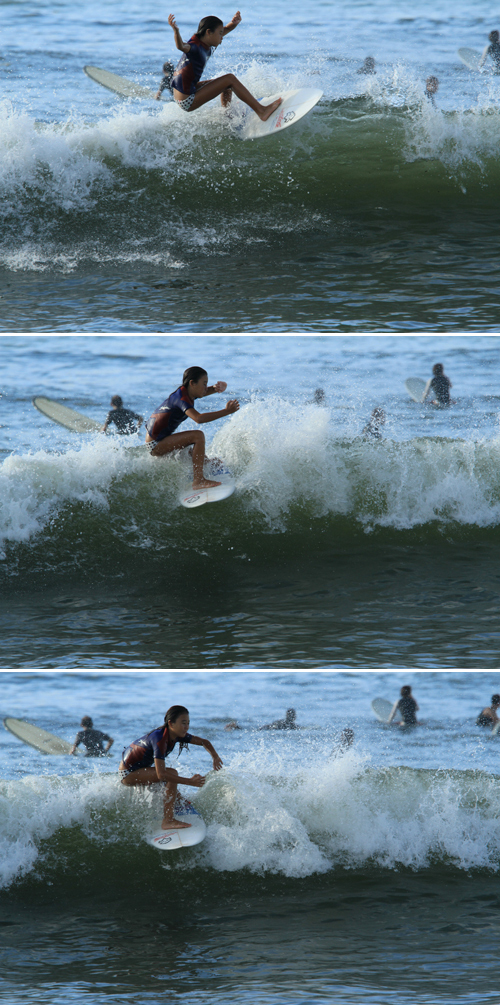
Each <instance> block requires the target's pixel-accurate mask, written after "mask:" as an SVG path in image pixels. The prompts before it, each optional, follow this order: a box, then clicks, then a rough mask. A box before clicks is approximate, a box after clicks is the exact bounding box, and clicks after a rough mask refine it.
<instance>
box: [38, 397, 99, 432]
mask: <svg viewBox="0 0 500 1005" xmlns="http://www.w3.org/2000/svg"><path fill="white" fill-rule="evenodd" d="M33 404H34V406H35V408H37V409H38V411H39V412H41V413H42V415H45V416H46V417H47V419H51V421H52V422H57V424H58V425H59V426H64V428H65V429H69V430H71V432H72V433H98V432H100V430H101V429H102V427H103V424H104V423H103V422H96V420H95V419H90V418H89V417H88V415H82V413H81V412H76V411H75V409H74V408H68V406H67V405H61V403H60V402H59V401H52V399H51V398H45V397H44V396H43V395H37V397H35V398H33Z"/></svg>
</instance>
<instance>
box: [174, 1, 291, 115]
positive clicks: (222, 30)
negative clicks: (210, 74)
mask: <svg viewBox="0 0 500 1005" xmlns="http://www.w3.org/2000/svg"><path fill="white" fill-rule="evenodd" d="M240 21H241V14H240V12H239V10H238V11H236V14H235V15H234V17H232V18H231V20H230V21H229V23H228V24H226V25H224V24H223V22H222V21H221V19H220V18H219V17H213V16H210V17H203V18H202V19H201V21H200V23H199V25H198V28H197V30H196V32H195V34H194V35H192V36H191V38H190V39H189V42H183V41H182V37H181V33H180V31H179V29H178V27H177V25H176V23H175V17H174V15H173V14H169V15H168V23H169V25H170V27H171V28H172V30H173V32H174V37H175V44H176V47H177V49H179V50H180V51H181V52H182V54H183V55H182V57H181V59H180V60H179V62H178V64H177V66H176V68H175V70H174V74H173V77H172V79H171V81H170V84H169V85H167V86H169V87H170V89H171V91H172V94H173V96H174V98H175V100H176V102H177V104H178V106H179V108H182V109H183V110H184V111H185V112H194V111H195V109H196V108H200V107H201V105H205V104H206V103H207V101H212V99H213V98H216V97H217V95H218V94H220V96H221V103H222V105H223V106H224V108H227V106H228V105H229V104H230V102H231V97H232V92H233V91H234V93H235V94H236V96H237V97H238V98H240V99H241V101H244V102H245V104H246V105H249V106H250V108H251V109H252V111H254V112H255V113H256V114H257V115H258V116H259V119H262V121H263V122H265V121H266V119H268V118H269V116H270V115H272V114H273V112H274V111H276V109H277V108H278V106H279V105H281V102H282V99H281V98H278V99H277V100H276V101H272V102H271V104H270V105H262V104H261V103H260V102H259V101H257V99H256V98H254V96H253V94H250V91H248V90H247V88H246V87H245V86H244V85H243V84H242V83H241V81H240V80H238V78H237V77H235V76H234V73H225V74H224V76H222V77H214V79H213V80H205V81H203V82H202V83H200V77H201V75H202V73H203V71H204V69H205V64H206V62H207V59H210V56H211V55H212V53H213V52H214V50H215V49H217V47H218V46H219V45H220V44H221V42H222V39H223V38H224V36H225V35H227V34H228V32H230V31H234V29H235V28H236V26H237V25H238V24H239V23H240ZM163 86H164V83H163V81H162V84H161V85H160V90H159V91H158V94H157V95H156V98H157V99H159V98H160V97H161V92H162V89H163Z"/></svg>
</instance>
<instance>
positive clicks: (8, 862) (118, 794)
mask: <svg viewBox="0 0 500 1005" xmlns="http://www.w3.org/2000/svg"><path fill="white" fill-rule="evenodd" d="M281 739H283V742H279V741H280V740H281ZM273 741H274V742H273V746H272V749H270V747H269V744H266V742H265V741H263V742H262V743H259V742H256V743H255V745H254V748H253V753H252V763H251V767H249V765H248V757H244V756H241V757H238V756H235V757H234V758H233V760H232V763H230V764H229V766H228V767H227V768H226V769H224V770H223V771H222V772H221V773H220V774H217V775H212V776H211V777H210V779H209V781H208V783H207V785H206V786H205V788H204V789H203V790H202V791H201V792H200V793H198V794H197V795H196V797H195V798H196V800H197V806H198V809H199V811H200V812H201V813H202V815H203V816H204V818H205V821H206V823H207V825H208V832H207V838H206V840H205V842H204V844H203V845H201V846H200V848H196V849H193V850H192V851H191V852H190V853H189V855H188V856H183V855H179V857H178V858H177V857H176V856H175V855H172V856H167V857H166V858H165V864H166V865H168V867H169V868H170V867H172V866H174V867H178V868H189V867H190V866H191V865H192V862H193V859H194V860H195V861H196V862H197V864H198V865H199V866H202V867H204V868H209V869H213V870H215V871H217V872H236V871H240V870H248V871H250V872H254V873H274V874H280V875H284V876H287V877H291V878H297V877H306V876H311V875H313V874H317V873H320V874H321V873H324V872H327V871H330V870H332V869H333V870H335V869H338V868H346V867H347V868H351V869H360V868H363V869H364V868H367V867H370V868H373V867H375V868H381V869H389V870H394V869H400V868H410V869H413V870H422V869H426V868H429V867H430V866H440V867H441V868H455V869H460V870H474V869H489V870H492V871H494V872H497V871H498V869H499V867H500V837H499V834H498V824H497V821H498V815H499V812H500V796H499V793H498V779H497V778H496V777H494V776H491V775H488V774H486V773H481V772H472V771H471V772H459V771H449V770H417V769H412V768H405V767H377V766H374V765H370V764H369V763H368V761H367V759H366V758H365V757H364V756H362V755H360V754H359V753H357V752H356V751H355V750H352V751H348V752H347V753H346V754H345V755H344V756H342V757H337V758H333V757H330V756H329V754H320V753H316V754H314V755H313V754H311V753H309V757H308V763H307V769H306V768H305V767H304V766H300V764H298V763H297V757H296V756H295V750H294V748H293V744H292V741H291V740H290V738H289V737H286V739H285V738H277V737H273ZM276 741H278V742H276ZM291 744H292V746H291ZM188 794H189V792H188ZM0 809H1V813H0V847H1V849H2V856H1V859H2V864H1V867H0V877H1V885H2V886H8V885H9V884H10V883H12V882H13V881H14V880H15V879H20V878H22V877H24V876H27V875H29V874H30V873H31V872H33V870H34V869H36V872H37V874H38V875H41V876H43V872H44V868H45V864H44V863H45V859H46V858H47V856H49V858H48V859H47V861H48V862H49V866H48V867H50V868H53V867H54V864H55V865H56V867H57V855H59V854H60V855H61V856H62V859H63V865H64V869H65V871H68V870H70V871H71V870H72V869H74V870H77V869H78V854H79V853H77V852H75V851H74V847H75V842H74V839H73V838H72V840H71V842H70V843H69V844H67V843H65V836H64V832H65V831H69V830H72V829H74V828H78V829H79V830H80V832H81V835H82V841H83V842H84V844H85V843H90V844H92V845H97V846H99V847H106V846H108V845H111V846H112V847H113V854H114V855H115V857H116V855H119V854H120V851H119V847H120V844H121V843H122V842H125V844H127V845H130V843H133V844H135V845H137V847H138V848H140V847H141V845H142V843H143V842H144V838H145V834H146V833H147V831H148V830H150V829H151V826H152V825H153V824H154V823H157V819H158V816H159V815H160V812H161V794H160V791H155V792H152V791H151V790H149V791H147V790H146V791H141V790H137V791H134V792H130V791H129V790H125V789H124V788H123V787H121V786H120V785H119V783H118V779H117V776H116V775H115V774H114V773H102V774H101V773H98V772H97V771H96V772H95V773H93V774H85V776H84V777H83V778H82V777H78V778H77V777H70V778H65V779H61V778H57V777H48V776H44V777H38V776H37V777H35V776H28V777H25V778H24V779H22V780H20V781H15V782H3V783H0ZM56 835H57V844H55V845H54V842H55V841H56ZM41 852H43V854H42V855H40V853H41ZM144 853H146V850H145V848H144ZM54 856H55V858H54Z"/></svg>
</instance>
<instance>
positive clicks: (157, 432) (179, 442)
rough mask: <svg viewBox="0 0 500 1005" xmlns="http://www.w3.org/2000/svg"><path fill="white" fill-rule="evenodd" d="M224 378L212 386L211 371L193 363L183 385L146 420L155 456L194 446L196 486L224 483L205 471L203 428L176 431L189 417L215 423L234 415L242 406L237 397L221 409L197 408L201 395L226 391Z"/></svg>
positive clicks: (203, 396) (183, 380)
mask: <svg viewBox="0 0 500 1005" xmlns="http://www.w3.org/2000/svg"><path fill="white" fill-rule="evenodd" d="M226 387H227V384H226V382H225V381H224V380H219V381H217V383H216V384H213V386H212V387H209V386H208V375H207V371H206V370H203V369H202V367H201V366H189V367H188V369H187V370H185V371H184V373H183V375H182V384H181V386H180V387H178V388H177V390H176V391H174V392H173V394H171V395H170V396H169V397H168V398H166V400H165V401H164V402H163V404H162V405H160V406H159V408H157V409H156V411H155V412H153V414H152V416H151V418H150V419H148V421H147V422H146V430H147V435H146V443H147V444H148V446H149V450H150V453H151V454H153V456H154V457H163V455H164V454H170V453H171V452H172V451H173V450H183V449H184V447H192V457H193V489H207V488H211V487H212V486H213V485H220V482H213V481H210V479H209V478H205V476H204V474H203V465H204V463H205V460H206V457H205V436H204V433H202V431H201V429H191V430H189V431H188V432H186V433H176V432H175V430H176V429H177V427H178V426H180V424H181V422H185V421H186V419H194V421H195V422H197V423H198V424H200V423H202V422H214V421H215V419H222V418H224V416H226V415H232V414H233V412H237V411H238V409H239V407H240V406H239V403H238V402H237V401H236V399H235V398H234V399H232V400H231V401H228V402H227V404H226V407H225V408H222V409H221V410H220V411H219V412H198V411H197V410H196V408H195V407H194V403H195V401H196V399H197V398H205V397H206V396H207V394H220V393H222V392H223V391H225V390H226Z"/></svg>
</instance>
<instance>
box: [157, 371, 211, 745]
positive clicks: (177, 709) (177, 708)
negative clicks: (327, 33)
mask: <svg viewBox="0 0 500 1005" xmlns="http://www.w3.org/2000/svg"><path fill="white" fill-rule="evenodd" d="M191 369H194V370H196V369H197V367H192V368H191ZM203 372H205V371H203ZM180 715H189V712H188V710H187V708H184V705H172V706H171V707H170V708H169V710H168V712H166V713H165V719H164V723H165V726H168V724H169V722H176V720H177V719H178V718H179V716H180ZM184 747H185V748H186V750H189V747H188V745H187V743H186V741H185V740H179V753H178V754H177V757H179V755H180V754H181V753H182V751H183V750H184Z"/></svg>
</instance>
